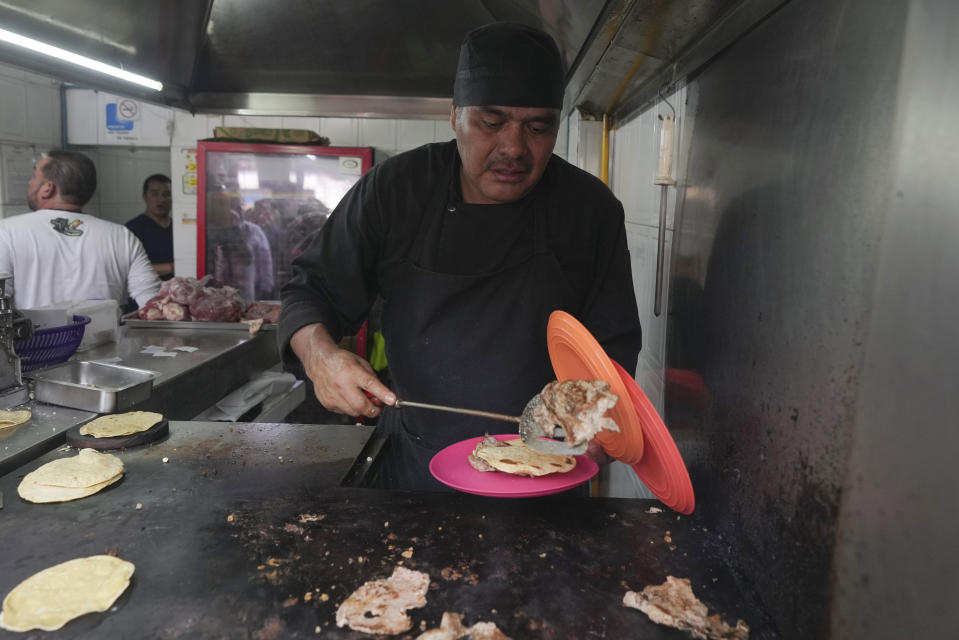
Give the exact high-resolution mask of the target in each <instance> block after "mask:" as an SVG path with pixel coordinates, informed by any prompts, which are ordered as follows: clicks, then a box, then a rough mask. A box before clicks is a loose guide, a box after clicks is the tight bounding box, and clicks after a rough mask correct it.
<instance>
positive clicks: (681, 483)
mask: <svg viewBox="0 0 959 640" xmlns="http://www.w3.org/2000/svg"><path fill="white" fill-rule="evenodd" d="M613 367H615V369H616V373H618V374H619V376H620V378H622V381H623V384H624V385H625V386H626V391H627V393H628V394H629V398H630V400H631V401H632V403H633V406H634V408H635V409H636V413H637V415H638V416H639V418H640V420H642V423H643V437H644V438H645V440H646V447H645V453H644V454H643V459H642V460H641V461H639V462H637V463H636V464H633V465H630V466H632V468H633V471H635V472H636V475H637V476H639V479H640V480H642V481H643V483H644V484H645V485H646V487H647V488H649V490H650V491H652V492H653V494H654V495H655V496H656V497H657V498H659V499H660V501H661V502H662V503H663V504H665V505H666V506H667V507H669V508H671V509H675V510H676V511H678V512H680V513H686V514H689V513H692V512H693V508H694V507H695V506H696V497H695V493H694V492H693V484H692V481H690V479H689V472H688V471H687V469H686V464H685V463H684V462H683V458H682V456H681V455H680V453H679V449H678V448H676V442H675V441H674V440H673V437H672V435H670V433H669V429H667V428H666V424H665V423H664V422H663V420H662V418H660V417H659V413H658V412H657V411H656V408H655V407H654V406H653V405H652V403H651V402H650V401H649V398H647V397H646V394H645V393H643V390H642V389H640V387H639V385H638V384H636V380H634V379H633V377H632V376H631V375H629V372H628V371H626V369H624V368H623V367H622V365H620V364H619V363H618V362H615V361H614V362H613ZM656 476H665V479H666V485H667V486H666V487H665V488H659V487H653V486H652V483H650V482H647V478H650V479H652V478H654V477H656Z"/></svg>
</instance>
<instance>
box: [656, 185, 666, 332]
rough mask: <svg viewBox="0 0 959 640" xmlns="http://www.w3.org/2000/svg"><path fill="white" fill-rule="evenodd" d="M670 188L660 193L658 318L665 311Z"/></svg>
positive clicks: (657, 273)
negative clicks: (664, 271) (664, 267)
mask: <svg viewBox="0 0 959 640" xmlns="http://www.w3.org/2000/svg"><path fill="white" fill-rule="evenodd" d="M668 194H669V186H668V185H665V184H664V185H662V186H661V187H660V192H659V238H658V239H657V242H656V298H655V301H654V302H653V314H654V315H655V316H656V317H657V318H658V317H659V314H660V313H662V311H663V262H664V261H665V260H666V197H667V195H668Z"/></svg>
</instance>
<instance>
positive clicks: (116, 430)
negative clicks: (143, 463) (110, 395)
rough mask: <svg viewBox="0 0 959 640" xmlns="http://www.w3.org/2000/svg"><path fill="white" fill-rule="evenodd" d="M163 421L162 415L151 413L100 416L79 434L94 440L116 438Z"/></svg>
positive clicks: (132, 412) (140, 412) (81, 429)
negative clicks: (91, 437)
mask: <svg viewBox="0 0 959 640" xmlns="http://www.w3.org/2000/svg"><path fill="white" fill-rule="evenodd" d="M162 420H163V414H160V413H154V412H152V411H131V412H129V413H117V414H114V415H109V416H100V417H99V418H96V419H95V420H91V421H90V422H88V423H86V424H85V425H83V426H82V427H80V433H81V434H82V435H85V436H93V437H94V438H116V437H117V436H129V435H132V434H134V433H139V432H141V431H146V430H147V429H149V428H150V427H152V426H153V425H155V424H157V423H159V422H161V421H162Z"/></svg>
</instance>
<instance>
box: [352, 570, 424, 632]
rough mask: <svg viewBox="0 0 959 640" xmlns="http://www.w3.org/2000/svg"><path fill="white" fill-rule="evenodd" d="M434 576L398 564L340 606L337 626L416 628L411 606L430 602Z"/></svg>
mask: <svg viewBox="0 0 959 640" xmlns="http://www.w3.org/2000/svg"><path fill="white" fill-rule="evenodd" d="M429 587H430V576H429V574H427V573H423V572H422V571H413V570H411V569H407V568H405V567H395V568H394V569H393V575H391V576H390V577H389V578H385V579H383V580H371V581H370V582H367V583H365V584H363V585H361V586H360V588H359V589H357V590H356V591H354V592H353V593H351V594H350V596H349V597H348V598H347V599H346V600H344V601H343V603H342V604H341V605H340V606H339V607H338V608H337V610H336V626H338V627H343V626H349V627H350V629H353V630H354V631H362V632H364V633H376V634H384V635H390V634H397V633H404V632H406V631H409V630H410V629H412V628H413V620H412V619H411V618H410V617H409V616H408V615H407V614H406V610H407V609H417V608H419V607H423V606H425V605H426V591H427V590H428V589H429Z"/></svg>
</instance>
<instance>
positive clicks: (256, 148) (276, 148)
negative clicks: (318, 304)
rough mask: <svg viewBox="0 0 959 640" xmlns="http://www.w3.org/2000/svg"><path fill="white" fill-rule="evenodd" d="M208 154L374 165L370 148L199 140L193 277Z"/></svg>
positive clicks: (362, 346) (202, 237) (201, 235)
mask: <svg viewBox="0 0 959 640" xmlns="http://www.w3.org/2000/svg"><path fill="white" fill-rule="evenodd" d="M209 151H220V152H231V153H252V154H288V155H316V156H357V157H359V158H360V161H361V165H362V166H361V168H360V175H361V176H362V175H363V174H365V173H366V172H367V171H369V170H370V168H371V167H372V166H373V148H372V147H327V146H319V145H307V144H273V143H268V142H216V141H210V140H201V141H199V142H197V173H198V175H197V199H196V226H197V229H196V254H197V255H196V275H197V278H202V277H203V276H205V275H206V165H207V159H206V154H207V152H209ZM355 339H356V353H358V354H359V355H361V356H362V357H364V358H365V357H366V323H365V322H364V323H363V327H362V328H361V329H360V331H359V333H357V334H356V338H355Z"/></svg>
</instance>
